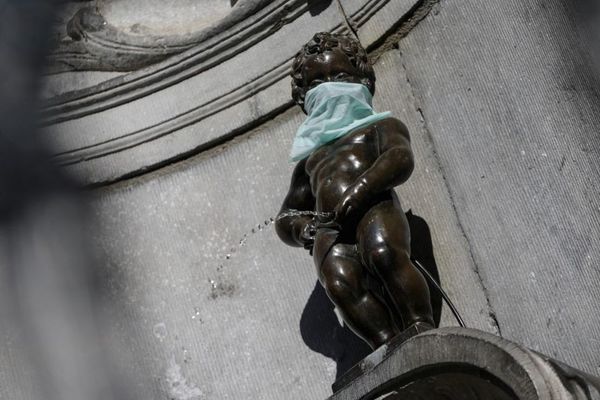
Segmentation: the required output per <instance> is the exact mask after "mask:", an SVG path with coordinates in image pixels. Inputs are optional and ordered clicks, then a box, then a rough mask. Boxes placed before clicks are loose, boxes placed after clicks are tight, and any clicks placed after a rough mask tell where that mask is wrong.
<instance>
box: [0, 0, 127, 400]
mask: <svg viewBox="0 0 600 400" xmlns="http://www.w3.org/2000/svg"><path fill="white" fill-rule="evenodd" d="M58 5H59V4H58V2H55V1H48V0H45V1H42V0H14V1H0V17H1V18H2V24H1V25H0V54H1V55H2V58H1V60H2V61H1V62H0V72H1V74H2V77H3V79H2V80H1V81H0V152H1V153H0V187H1V190H0V238H1V239H2V243H1V244H2V250H3V252H2V254H1V257H2V259H0V265H2V271H1V272H2V276H3V277H5V282H2V283H3V285H4V288H5V291H4V292H3V293H2V295H3V296H4V297H3V299H4V301H3V303H2V305H1V307H2V311H3V314H2V315H3V320H2V322H0V324H1V325H0V326H1V328H0V334H1V335H2V336H1V337H2V338H3V339H4V338H8V337H11V333H10V332H14V331H17V332H19V334H18V336H17V339H16V341H19V342H20V346H18V345H15V344H14V343H12V341H11V340H3V342H2V343H0V346H2V348H1V349H0V350H2V353H8V354H12V358H11V356H9V357H8V361H7V360H6V359H4V360H3V362H2V369H3V370H5V371H11V373H9V374H4V377H3V379H6V381H4V380H3V381H2V382H1V384H2V391H3V392H4V393H6V391H8V393H6V395H7V396H8V397H7V398H15V397H18V394H17V393H14V392H22V391H23V390H25V391H28V390H29V389H22V387H19V386H20V385H19V382H17V380H18V379H21V380H22V381H25V384H26V385H28V386H32V387H33V386H35V389H32V390H31V391H32V392H37V393H38V395H39V396H40V398H43V399H47V400H59V399H60V400H83V399H85V400H100V399H103V400H109V399H114V398H120V399H123V398H125V396H123V394H122V393H116V390H115V385H114V384H113V383H112V382H113V379H111V378H110V376H109V372H108V371H109V370H110V368H108V366H107V364H108V363H107V361H106V357H105V355H104V354H105V352H104V351H103V349H102V346H101V344H100V339H99V338H100V337H101V334H102V333H101V331H100V330H99V329H98V326H97V324H96V321H95V315H96V313H95V311H96V310H95V303H96V302H95V295H94V291H93V290H92V288H93V286H94V285H93V268H92V263H91V261H90V257H89V252H88V250H87V242H86V237H87V235H86V232H85V213H84V211H85V206H84V205H83V204H82V202H81V200H80V196H79V194H78V193H77V192H76V191H75V190H73V187H74V186H73V185H72V184H71V182H69V180H68V179H66V178H65V177H64V176H62V175H61V174H60V173H59V171H58V169H57V167H55V166H54V165H53V164H51V163H50V162H49V158H48V157H47V152H46V149H45V143H44V142H43V140H42V139H41V137H40V136H39V135H38V133H37V131H36V129H35V126H36V118H35V116H36V110H37V109H38V107H37V106H38V104H37V101H36V98H37V93H38V85H39V77H40V76H41V70H42V67H43V65H42V63H43V59H44V54H45V50H46V45H47V38H48V36H49V35H48V32H49V28H50V22H51V20H52V15H53V13H54V11H56V8H57V7H58ZM9 319H10V322H8V321H7V320H9ZM14 325H17V326H16V327H15V326H14ZM9 331H10V332H9ZM12 335H13V336H12V337H14V336H15V335H14V333H13V334H12ZM15 354H16V356H15ZM15 359H17V362H18V363H21V364H26V365H29V367H31V369H32V370H33V371H30V372H31V373H30V374H27V375H28V376H27V378H23V377H22V376H20V375H23V374H20V373H19V372H15V371H16V370H17V369H16V368H15V367H14V365H13V361H15ZM29 367H28V368H29ZM2 397H3V398H4V395H2Z"/></svg>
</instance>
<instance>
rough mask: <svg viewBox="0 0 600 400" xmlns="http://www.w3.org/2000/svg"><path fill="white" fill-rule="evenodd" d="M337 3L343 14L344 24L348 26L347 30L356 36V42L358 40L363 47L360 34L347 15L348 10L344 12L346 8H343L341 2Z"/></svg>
mask: <svg viewBox="0 0 600 400" xmlns="http://www.w3.org/2000/svg"><path fill="white" fill-rule="evenodd" d="M336 3H337V6H338V9H339V10H340V13H341V14H342V17H344V23H345V25H346V28H348V30H349V31H350V32H352V34H353V35H354V37H355V38H356V40H358V43H360V45H361V46H362V42H361V41H360V38H359V37H358V32H357V31H356V28H354V25H352V21H350V18H348V15H347V14H346V10H344V6H342V2H341V0H336ZM363 47H364V46H363Z"/></svg>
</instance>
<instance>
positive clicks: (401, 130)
mask: <svg viewBox="0 0 600 400" xmlns="http://www.w3.org/2000/svg"><path fill="white" fill-rule="evenodd" d="M377 126H379V127H381V128H382V129H383V131H384V132H385V133H386V134H391V135H397V134H400V135H402V136H404V137H405V138H407V139H410V136H409V134H408V128H407V127H406V125H405V124H404V122H402V121H400V120H399V119H398V118H395V117H389V118H385V119H382V120H381V121H379V122H377Z"/></svg>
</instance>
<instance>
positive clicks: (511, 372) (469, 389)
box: [330, 328, 600, 400]
mask: <svg viewBox="0 0 600 400" xmlns="http://www.w3.org/2000/svg"><path fill="white" fill-rule="evenodd" d="M359 399H361V400H378V399H388V400H395V399H427V400H437V399H440V400H442V399H444V400H479V399H486V400H488V399H489V400H494V399H496V400H598V399H600V379H599V378H597V377H594V376H590V375H587V374H585V373H583V372H581V371H577V370H575V369H573V368H571V367H568V366H566V365H564V364H562V363H560V362H558V361H555V360H552V359H550V358H548V357H546V356H544V355H541V354H539V353H536V352H533V351H531V350H528V349H526V348H524V347H521V346H519V345H517V344H515V343H513V342H510V341H508V340H504V339H502V338H500V337H498V336H495V335H492V334H489V333H486V332H481V331H477V330H474V329H466V328H442V329H436V330H432V331H428V332H425V333H422V334H420V335H418V336H416V337H414V338H412V339H409V340H408V341H407V342H405V343H404V344H403V345H402V346H400V347H398V348H397V349H396V350H395V351H393V352H391V354H389V355H388V356H387V358H386V359H384V360H382V361H380V362H379V363H378V364H377V365H374V366H372V367H371V368H370V369H369V370H367V371H366V372H365V373H364V374H363V375H362V376H360V377H359V378H357V379H355V380H354V381H352V383H350V384H349V385H347V386H346V387H344V388H342V389H340V390H339V391H338V392H336V393H335V394H334V395H333V396H331V397H330V400H359Z"/></svg>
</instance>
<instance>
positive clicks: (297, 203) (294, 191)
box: [275, 160, 315, 247]
mask: <svg viewBox="0 0 600 400" xmlns="http://www.w3.org/2000/svg"><path fill="white" fill-rule="evenodd" d="M305 165H306V160H302V161H300V162H299V163H298V164H297V165H296V168H294V173H293V175H292V182H291V184H290V189H289V191H288V194H287V196H286V197H285V200H284V201H283V205H282V206H281V210H280V211H279V214H278V215H277V219H276V222H275V231H276V232H277V235H278V236H279V238H280V239H281V240H282V241H283V242H284V243H286V244H288V245H290V246H295V247H302V246H306V245H307V244H308V243H307V242H308V241H309V240H308V238H307V237H306V236H305V235H303V234H305V233H306V228H307V225H309V224H310V223H311V222H312V221H313V217H312V216H307V215H302V216H283V217H282V214H283V215H284V214H285V213H288V212H289V211H290V210H298V211H314V209H315V198H314V196H313V194H312V190H311V188H310V178H309V176H308V174H307V173H306V171H305Z"/></svg>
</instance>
